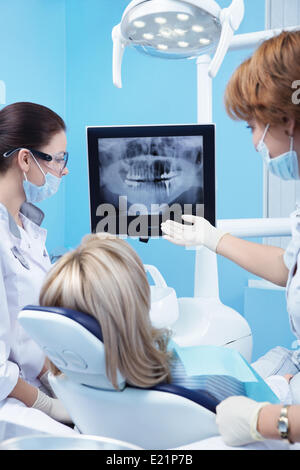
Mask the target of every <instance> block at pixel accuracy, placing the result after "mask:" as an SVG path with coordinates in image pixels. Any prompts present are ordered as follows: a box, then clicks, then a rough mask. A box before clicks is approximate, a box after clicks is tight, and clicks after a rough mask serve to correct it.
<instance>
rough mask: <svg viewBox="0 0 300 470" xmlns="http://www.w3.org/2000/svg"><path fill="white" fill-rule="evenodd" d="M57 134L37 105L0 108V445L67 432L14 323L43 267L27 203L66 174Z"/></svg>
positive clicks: (35, 349) (32, 300) (54, 120)
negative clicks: (14, 439)
mask: <svg viewBox="0 0 300 470" xmlns="http://www.w3.org/2000/svg"><path fill="white" fill-rule="evenodd" d="M65 130H66V127H65V124H64V121H63V120H62V119H61V118H60V117H59V116H58V115H57V114H56V113H54V112H53V111H51V110H50V109H48V108H46V107H44V106H40V105H37V104H33V103H14V104H11V105H9V106H6V107H5V108H3V109H2V110H1V111H0V239H1V244H0V299H1V302H0V441H1V440H3V439H5V438H8V437H16V436H19V435H24V434H29V433H37V432H47V433H51V434H60V435H64V434H73V433H74V431H73V430H72V429H70V427H68V426H65V425H64V424H61V423H68V422H70V418H69V416H68V413H67V412H66V410H65V409H64V407H63V405H62V404H61V402H60V401H59V400H57V399H56V398H52V396H51V388H50V387H49V384H48V383H47V373H48V372H47V371H48V368H47V361H46V359H45V354H44V352H43V351H42V350H41V349H40V347H39V346H38V345H37V344H36V343H35V342H34V341H33V340H32V339H31V338H30V337H29V336H28V335H27V334H26V333H25V331H24V330H23V329H22V327H21V325H20V324H19V323H18V319H17V317H18V313H19V311H20V310H21V309H22V308H23V307H24V306H25V305H28V304H36V303H38V298H39V292H40V288H41V285H42V283H43V280H44V277H45V275H46V273H47V272H48V270H49V269H50V267H51V263H50V259H49V256H48V254H47V251H46V248H45V241H46V233H47V232H46V230H45V229H43V228H41V227H40V224H41V222H42V220H43V213H42V211H41V210H40V209H38V208H37V207H35V206H34V205H33V204H32V203H35V202H39V201H42V200H43V199H45V198H47V197H50V196H52V195H53V194H55V193H56V191H57V190H58V188H59V185H60V182H61V178H62V176H64V175H66V174H68V170H67V168H66V164H67V159H68V154H67V152H66V135H65ZM40 388H41V389H43V390H44V391H46V393H44V392H43V391H42V390H40Z"/></svg>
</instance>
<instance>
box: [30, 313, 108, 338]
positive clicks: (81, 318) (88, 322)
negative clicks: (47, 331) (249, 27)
mask: <svg viewBox="0 0 300 470" xmlns="http://www.w3.org/2000/svg"><path fill="white" fill-rule="evenodd" d="M22 310H33V311H36V312H48V313H56V314H57V315H63V316H64V317H67V318H70V319H71V320H74V321H76V322H77V323H79V324H80V325H82V326H83V327H84V328H86V329H87V330H88V331H89V332H90V333H92V334H93V335H94V336H96V338H98V339H100V341H102V343H103V335H102V329H101V326H100V323H99V322H98V321H97V320H96V318H94V317H92V316H91V315H89V314H88V313H83V312H78V311H77V310H72V309H70V308H62V307H40V306H38V305H27V306H26V307H24V308H23V309H22Z"/></svg>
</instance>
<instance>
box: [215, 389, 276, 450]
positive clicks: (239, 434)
mask: <svg viewBox="0 0 300 470" xmlns="http://www.w3.org/2000/svg"><path fill="white" fill-rule="evenodd" d="M266 405H269V403H258V402H256V401H254V400H251V399H250V398H247V397H229V398H226V400H224V401H222V402H221V403H220V404H219V405H218V406H217V408H216V411H217V418H216V423H217V425H218V427H219V431H220V434H221V435H222V438H223V441H224V442H225V444H227V445H229V446H232V447H236V446H243V445H246V444H251V443H253V442H256V441H262V440H264V438H263V437H262V436H261V434H259V432H258V431H257V421H258V416H259V412H260V410H261V409H262V408H263V407H264V406H266Z"/></svg>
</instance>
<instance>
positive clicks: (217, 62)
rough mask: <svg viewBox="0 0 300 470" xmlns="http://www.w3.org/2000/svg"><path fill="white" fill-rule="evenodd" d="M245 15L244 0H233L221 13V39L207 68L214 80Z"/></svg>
mask: <svg viewBox="0 0 300 470" xmlns="http://www.w3.org/2000/svg"><path fill="white" fill-rule="evenodd" d="M244 14H245V6H244V0H233V1H232V3H231V5H230V7H228V8H224V9H223V10H222V12H221V17H220V20H221V23H222V33H221V38H220V41H219V44H218V47H217V50H216V53H215V56H214V58H213V60H212V62H211V65H210V68H209V71H208V73H209V76H210V77H211V78H214V77H215V76H216V75H217V73H218V71H219V68H220V67H221V65H222V62H223V60H224V57H225V55H226V53H227V51H228V49H229V47H230V43H231V41H232V39H233V36H234V33H235V31H236V30H237V29H238V28H239V26H240V24H241V22H242V20H243V18H244Z"/></svg>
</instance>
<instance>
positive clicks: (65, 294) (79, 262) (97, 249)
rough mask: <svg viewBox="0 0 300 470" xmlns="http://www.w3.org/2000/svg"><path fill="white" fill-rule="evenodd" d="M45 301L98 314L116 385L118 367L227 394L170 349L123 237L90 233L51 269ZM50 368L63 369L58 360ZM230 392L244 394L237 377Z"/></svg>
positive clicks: (129, 378) (146, 382) (134, 376)
mask: <svg viewBox="0 0 300 470" xmlns="http://www.w3.org/2000/svg"><path fill="white" fill-rule="evenodd" d="M40 305H41V306H44V307H64V308H69V309H72V310H77V311H80V312H84V313H86V314H87V315H91V316H93V317H95V318H96V319H97V320H98V322H99V323H100V325H101V329H102V334H103V341H104V346H105V351H106V373H107V377H108V378H109V380H110V381H111V383H112V385H113V386H114V387H115V388H116V389H118V385H117V371H118V370H119V371H120V372H121V374H122V375H123V377H124V378H125V380H126V382H127V383H128V384H130V385H133V386H137V387H142V388H150V387H152V386H155V385H157V384H159V383H161V382H169V383H170V382H172V383H173V384H175V385H180V386H183V387H185V388H188V389H194V390H204V389H206V390H208V391H209V388H210V389H213V391H214V393H213V395H214V397H215V398H216V399H217V400H221V399H224V388H223V389H222V390H220V385H218V383H217V382H216V383H214V382H213V381H214V380H216V379H214V378H210V379H209V380H210V382H211V383H210V384H209V386H210V387H209V388H207V387H206V385H207V383H203V377H200V376H193V377H191V376H187V374H186V373H185V369H184V367H183V364H182V363H181V361H180V360H179V358H178V357H177V356H176V354H175V353H172V352H171V351H170V350H168V342H169V339H170V336H171V332H170V331H169V330H168V329H157V328H154V327H153V326H152V324H151V321H150V315H149V312H150V306H151V298H150V286H149V283H148V280H147V275H146V273H145V269H144V266H143V263H142V261H141V259H140V258H139V256H138V255H137V253H136V252H135V251H134V250H133V249H132V248H131V246H130V245H129V244H128V243H127V242H125V241H124V240H121V239H120V238H117V237H115V236H113V235H109V234H107V233H98V234H95V235H87V236H85V237H84V239H83V240H82V243H81V244H80V246H79V247H78V248H77V249H75V250H73V251H71V252H69V253H67V254H65V255H64V256H63V257H62V258H60V259H59V260H58V261H57V262H56V263H55V265H54V266H53V268H52V269H51V271H50V272H49V274H48V276H47V278H46V280H45V282H44V285H43V288H42V291H41V294H40ZM51 370H52V372H53V373H54V374H55V375H57V374H59V373H60V371H59V370H58V369H57V368H56V367H55V366H54V365H53V364H52V365H51ZM270 385H271V384H270ZM286 386H287V382H286ZM218 389H219V392H218ZM274 391H275V390H274ZM218 393H219V395H218ZM226 393H227V396H231V395H239V394H243V392H242V390H240V389H239V385H238V384H237V383H236V384H232V383H230V385H228V391H227V389H226ZM275 393H276V391H275Z"/></svg>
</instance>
